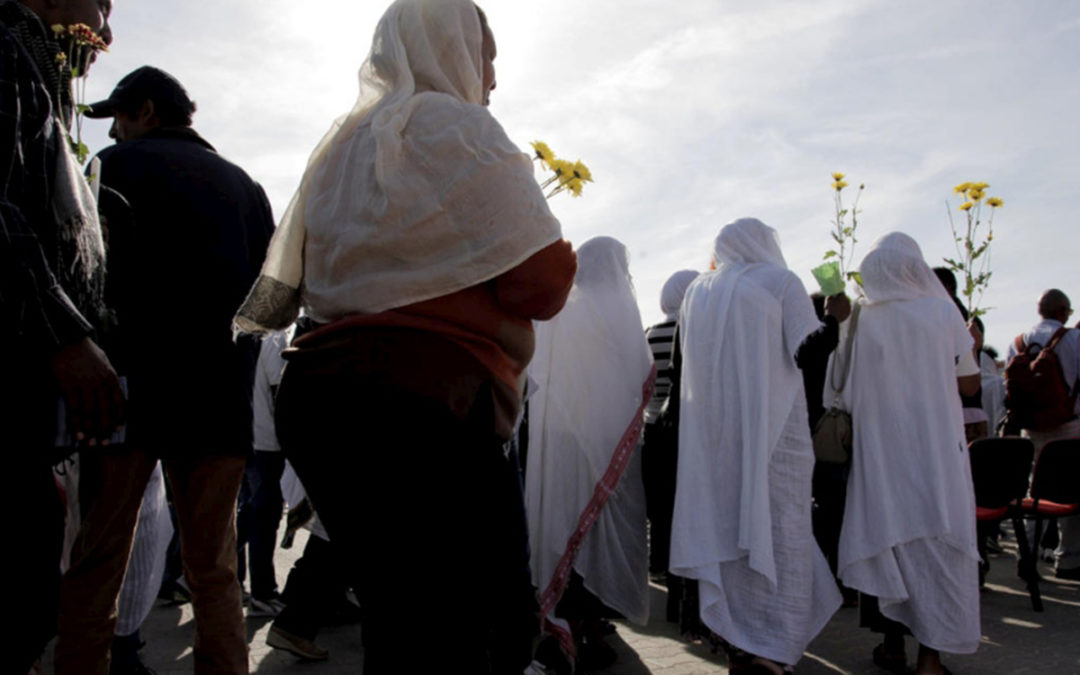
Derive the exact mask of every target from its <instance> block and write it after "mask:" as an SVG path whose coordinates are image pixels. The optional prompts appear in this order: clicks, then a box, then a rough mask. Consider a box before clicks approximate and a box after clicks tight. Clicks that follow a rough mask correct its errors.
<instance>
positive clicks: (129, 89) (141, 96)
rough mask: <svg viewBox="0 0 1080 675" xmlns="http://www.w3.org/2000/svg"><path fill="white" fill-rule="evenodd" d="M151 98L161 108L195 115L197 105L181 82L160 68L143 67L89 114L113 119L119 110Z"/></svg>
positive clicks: (91, 106) (96, 104) (91, 109)
mask: <svg viewBox="0 0 1080 675" xmlns="http://www.w3.org/2000/svg"><path fill="white" fill-rule="evenodd" d="M147 99H149V100H151V101H153V102H154V105H155V106H157V107H158V108H161V107H169V108H175V109H176V110H177V111H178V112H181V113H184V114H186V115H190V114H192V113H194V112H195V103H194V102H193V101H192V100H191V98H190V97H189V96H188V93H187V91H186V90H185V89H184V85H182V84H180V81H179V80H177V79H176V78H175V77H173V76H172V75H170V74H168V73H166V72H165V71H164V70H161V69H160V68H155V67H153V66H142V67H141V68H136V69H135V70H133V71H131V72H130V73H128V74H127V75H125V76H124V79H122V80H120V82H118V83H117V85H116V88H115V89H113V90H112V93H111V94H109V98H107V99H105V100H104V101H98V102H97V103H92V104H91V105H90V109H89V110H88V111H86V113H85V115H86V116H87V117H91V118H94V119H100V118H103V117H113V116H114V115H116V109H117V108H118V107H125V106H127V107H132V106H137V105H139V104H140V103H142V102H143V101H145V100H147Z"/></svg>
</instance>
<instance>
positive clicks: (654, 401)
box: [645, 321, 676, 424]
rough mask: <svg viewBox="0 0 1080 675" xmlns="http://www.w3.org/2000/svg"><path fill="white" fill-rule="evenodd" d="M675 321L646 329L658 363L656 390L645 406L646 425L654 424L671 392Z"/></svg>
mask: <svg viewBox="0 0 1080 675" xmlns="http://www.w3.org/2000/svg"><path fill="white" fill-rule="evenodd" d="M675 324H676V322H675V321H665V322H663V323H658V324H656V325H655V326H652V327H651V328H648V329H646V331H645V339H646V340H648V342H649V349H651V350H652V355H653V362H654V363H656V389H655V391H654V392H653V395H652V398H651V399H649V404H648V405H647V406H645V423H646V424H653V423H655V422H656V420H657V419H658V418H659V416H660V408H661V407H663V405H664V401H666V400H667V397H668V393H669V392H670V391H671V349H672V345H673V344H674V340H675Z"/></svg>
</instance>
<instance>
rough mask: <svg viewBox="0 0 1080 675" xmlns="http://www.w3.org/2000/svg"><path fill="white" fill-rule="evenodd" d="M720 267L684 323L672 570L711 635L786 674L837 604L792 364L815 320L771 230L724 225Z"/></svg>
mask: <svg viewBox="0 0 1080 675" xmlns="http://www.w3.org/2000/svg"><path fill="white" fill-rule="evenodd" d="M715 260H716V261H717V262H718V263H719V269H718V270H717V271H715V272H711V273H707V274H704V275H702V276H700V277H698V279H697V280H696V281H695V282H694V283H693V284H691V286H690V289H689V290H688V291H687V294H686V298H685V300H684V301H683V303H682V312H681V314H680V318H679V322H680V324H679V325H680V331H681V335H682V344H681V346H682V350H683V352H682V353H683V365H682V380H681V390H680V397H681V399H680V400H681V410H680V420H679V466H678V479H677V487H676V493H675V513H674V518H673V523H672V541H671V570H672V571H673V572H675V573H676V574H679V575H680V576H685V577H689V578H693V579H697V580H699V582H700V589H701V590H700V598H701V617H702V619H703V620H704V621H705V623H706V625H708V626H709V627H710V628H712V629H713V630H714V631H716V632H717V633H719V634H720V635H722V636H723V637H724V638H725V639H727V640H728V641H730V642H732V643H733V644H735V645H736V646H738V647H740V648H742V649H745V650H747V651H750V652H752V653H754V654H758V655H761V656H766V657H768V658H772V659H776V660H778V661H780V662H783V663H794V662H795V661H797V660H798V659H799V656H800V655H801V654H802V651H803V649H805V647H806V645H807V644H808V643H809V641H810V640H811V639H812V638H813V636H814V635H816V633H817V632H818V631H820V629H821V628H822V627H823V626H824V624H825V623H826V622H827V621H828V618H829V617H830V616H831V615H832V613H833V612H834V611H835V610H836V608H837V607H839V605H840V601H841V600H840V595H839V592H838V591H837V589H836V585H835V583H834V582H833V580H832V578H831V576H830V575H829V571H828V565H827V563H826V561H825V558H824V556H823V555H822V554H821V552H820V550H819V549H818V548H817V545H816V544H815V543H814V540H813V538H812V536H811V534H810V531H811V527H810V499H809V495H810V480H811V472H812V470H813V451H812V448H811V442H810V430H809V425H808V422H807V414H806V402H805V397H804V395H803V385H802V376H801V374H800V372H799V370H798V368H797V367H796V364H795V358H794V357H795V351H796V350H797V349H798V347H799V346H800V345H801V344H802V342H803V341H804V340H805V338H806V337H807V336H808V335H809V334H810V333H812V332H814V331H815V330H817V329H818V328H819V327H820V326H821V323H820V322H819V321H818V319H817V317H816V315H815V314H814V308H813V305H812V303H811V302H810V298H809V296H808V295H807V293H806V290H805V289H804V288H803V285H802V282H801V281H799V279H798V277H797V276H795V275H794V274H793V273H792V272H790V271H789V270H788V269H787V268H786V266H785V264H784V259H783V256H782V255H781V253H780V249H779V244H778V243H777V241H776V234H775V231H773V230H772V228H769V227H768V226H766V225H764V224H763V223H761V222H760V221H757V220H754V219H742V220H739V221H736V222H734V223H732V224H730V225H727V226H725V227H724V229H723V230H721V232H720V235H719V236H718V237H717V245H716V250H715ZM769 626H771V627H772V628H767V627H769Z"/></svg>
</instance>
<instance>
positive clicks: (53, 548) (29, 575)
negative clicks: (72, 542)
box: [4, 448, 64, 674]
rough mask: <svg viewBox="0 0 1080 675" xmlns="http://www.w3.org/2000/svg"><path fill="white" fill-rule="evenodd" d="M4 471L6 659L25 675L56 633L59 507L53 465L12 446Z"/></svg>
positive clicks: (61, 526) (60, 541) (60, 534)
mask: <svg viewBox="0 0 1080 675" xmlns="http://www.w3.org/2000/svg"><path fill="white" fill-rule="evenodd" d="M11 450H12V452H11V454H9V455H7V458H6V459H5V461H6V462H7V467H6V469H5V471H10V472H11V473H10V474H7V475H9V476H10V479H9V480H8V481H6V482H7V485H8V489H10V490H12V494H11V497H9V500H8V503H9V504H11V507H12V509H11V511H10V513H9V516H8V517H7V518H6V519H5V523H4V526H5V530H6V531H5V537H6V538H7V541H8V542H9V543H10V546H11V547H12V555H9V556H8V557H7V559H8V562H7V565H8V571H7V572H6V573H5V575H6V576H7V578H8V579H9V580H10V581H11V583H9V584H7V593H8V594H9V602H8V603H7V604H8V616H9V619H10V621H8V623H7V629H6V630H7V631H8V634H9V638H8V647H9V649H10V651H9V654H8V656H5V657H4V658H5V660H7V661H8V666H7V667H10V668H11V672H13V673H20V674H21V673H26V672H27V671H29V670H30V666H31V665H32V664H33V663H34V661H35V660H37V658H38V657H39V656H41V652H42V651H43V650H44V649H45V645H46V644H47V643H48V642H49V640H51V639H52V637H53V635H55V634H56V610H57V599H58V597H59V593H60V550H61V547H62V546H63V541H64V507H63V504H62V503H61V501H60V495H59V493H58V492H57V489H56V481H55V480H54V479H53V474H52V467H50V466H49V465H48V464H47V463H46V462H44V461H40V460H39V461H33V460H32V459H30V458H29V457H28V456H29V455H30V452H29V451H24V450H21V449H16V448H12V449H11Z"/></svg>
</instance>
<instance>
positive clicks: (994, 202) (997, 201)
mask: <svg viewBox="0 0 1080 675" xmlns="http://www.w3.org/2000/svg"><path fill="white" fill-rule="evenodd" d="M1004 203H1005V202H1003V201H1001V198H1000V197H991V198H990V199H987V200H986V205H987V206H989V207H990V208H993V209H996V208H998V207H999V206H1001V205H1003V204H1004Z"/></svg>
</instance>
